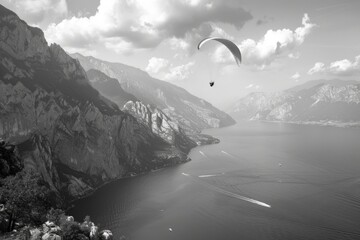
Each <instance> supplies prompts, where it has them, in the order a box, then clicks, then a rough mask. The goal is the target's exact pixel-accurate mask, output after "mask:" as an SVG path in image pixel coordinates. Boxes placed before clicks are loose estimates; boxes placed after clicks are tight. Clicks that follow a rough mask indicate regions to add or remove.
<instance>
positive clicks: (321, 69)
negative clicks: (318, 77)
mask: <svg viewBox="0 0 360 240" xmlns="http://www.w3.org/2000/svg"><path fill="white" fill-rule="evenodd" d="M324 71H325V64H324V63H322V62H317V63H315V65H314V67H312V68H311V69H310V70H309V71H308V74H309V75H312V74H314V73H319V72H324Z"/></svg>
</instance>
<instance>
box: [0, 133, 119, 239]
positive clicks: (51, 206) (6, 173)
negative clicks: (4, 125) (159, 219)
mask: <svg viewBox="0 0 360 240" xmlns="http://www.w3.org/2000/svg"><path fill="white" fill-rule="evenodd" d="M61 205H62V203H61V200H60V198H59V197H58V194H57V193H56V192H54V191H51V190H50V188H49V186H48V184H47V183H46V182H45V181H44V180H43V179H42V177H41V176H40V175H39V174H38V173H37V172H36V171H34V170H33V169H26V168H24V164H23V161H22V160H21V159H20V158H19V157H18V154H17V153H16V149H15V146H13V145H11V144H9V143H7V142H5V141H4V140H2V139H0V234H1V236H0V239H31V240H41V239H42V240H61V239H62V240H88V239H91V240H102V239H112V233H111V231H110V230H102V231H100V230H99V228H98V227H97V226H96V225H95V224H94V223H93V222H91V220H90V217H89V216H87V217H85V219H84V221H83V222H82V223H79V222H76V221H75V220H74V218H73V217H72V216H66V215H65V212H64V211H63V210H62V209H61ZM122 239H124V238H122Z"/></svg>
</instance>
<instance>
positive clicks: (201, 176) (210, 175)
mask: <svg viewBox="0 0 360 240" xmlns="http://www.w3.org/2000/svg"><path fill="white" fill-rule="evenodd" d="M221 175H224V173H221V174H206V175H200V176H198V177H199V178H207V177H217V176H221Z"/></svg>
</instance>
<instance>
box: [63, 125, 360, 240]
mask: <svg viewBox="0 0 360 240" xmlns="http://www.w3.org/2000/svg"><path fill="white" fill-rule="evenodd" d="M206 133H208V134H211V135H213V136H216V137H218V138H220V140H221V143H220V144H217V145H211V146H202V147H198V148H196V149H193V151H192V152H191V158H192V159H193V160H192V161H191V162H189V163H186V164H183V165H180V166H177V167H173V168H170V169H165V170H160V171H157V172H153V173H149V174H147V175H144V176H139V177H134V178H129V179H125V180H120V181H117V182H114V183H112V184H110V185H107V186H105V187H104V188H102V189H100V190H98V191H97V192H96V193H95V194H94V195H93V196H91V197H89V198H87V199H84V200H80V201H78V202H77V203H76V207H75V208H74V209H73V210H71V211H70V214H72V215H74V216H75V218H77V219H82V218H83V217H84V216H85V215H87V214H88V215H90V216H91V217H92V219H93V221H94V222H96V223H98V224H100V225H101V226H102V227H105V228H109V229H111V230H112V231H113V232H114V234H115V236H119V234H120V233H121V234H124V235H125V236H127V238H128V239H130V240H137V239H141V240H153V239H154V240H159V239H161V240H163V239H172V240H176V239H179V240H180V239H181V240H184V239H194V240H196V239H206V240H219V239H236V240H239V239H244V240H251V239H254V240H262V239H264V240H265V239H266V240H272V239H274V240H282V239H283V240H295V239H299V240H307V239H314V240H322V239H324V240H331V239H334V240H342V239H360V129H354V128H345V129H344V128H333V127H319V126H301V125H291V124H279V123H260V122H244V123H240V124H238V125H236V126H232V127H228V128H223V129H216V130H209V131H206ZM270 206H271V207H270ZM169 228H171V229H172V231H170V230H169Z"/></svg>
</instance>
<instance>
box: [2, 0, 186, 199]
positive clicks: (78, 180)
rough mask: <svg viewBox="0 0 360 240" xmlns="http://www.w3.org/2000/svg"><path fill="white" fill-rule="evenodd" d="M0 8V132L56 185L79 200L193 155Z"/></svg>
mask: <svg viewBox="0 0 360 240" xmlns="http://www.w3.org/2000/svg"><path fill="white" fill-rule="evenodd" d="M0 13H6V14H1V15H0V26H2V27H1V29H0V57H1V58H0V118H1V120H2V121H0V136H1V137H3V138H5V139H7V140H10V141H12V142H13V143H16V145H17V148H18V149H19V152H20V155H21V157H22V159H24V162H25V166H26V167H27V168H32V169H35V170H37V171H38V172H40V173H41V175H42V176H43V178H44V179H45V180H46V181H47V182H48V183H49V185H50V187H51V188H52V190H54V191H58V192H60V193H61V194H62V195H63V196H65V197H66V198H68V199H74V198H78V197H82V196H85V195H87V194H88V193H90V192H92V191H94V189H96V188H97V187H98V186H101V185H102V184H104V183H106V182H109V181H112V180H115V179H118V178H121V177H125V176H130V175H133V174H137V173H142V172H146V171H150V170H152V169H157V168H162V167H165V166H170V165H173V164H177V163H181V162H186V161H188V160H189V159H188V157H187V153H188V151H190V145H186V144H183V146H182V147H183V148H182V149H180V148H177V147H176V146H173V145H171V144H169V143H168V142H166V141H164V140H163V139H162V138H160V137H159V136H157V135H156V134H154V133H153V132H152V130H151V129H150V128H149V127H147V126H146V125H144V124H142V123H140V122H139V121H138V120H137V119H136V118H135V117H133V116H132V115H131V114H129V113H126V112H122V111H121V110H120V109H119V107H118V106H117V105H116V104H115V103H113V102H111V101H110V100H108V99H107V98H105V97H104V96H102V95H101V94H100V93H99V91H97V90H96V89H94V88H93V87H92V86H91V83H90V81H89V80H88V77H87V76H86V73H85V70H84V69H83V68H82V67H81V65H80V63H79V61H77V60H76V59H73V58H71V57H70V56H69V55H67V54H66V52H65V51H64V50H63V49H62V48H61V47H60V46H59V45H57V44H51V45H50V46H48V44H47V42H46V39H45V38H44V34H43V33H42V31H41V30H40V29H38V28H33V27H30V26H28V25H27V24H26V22H24V21H23V20H21V19H20V18H19V17H18V16H17V15H16V14H15V13H13V12H11V11H10V10H8V9H6V8H4V7H3V6H2V5H0ZM186 141H187V140H186V139H185V142H186ZM186 143H191V144H192V142H191V141H190V140H189V142H186Z"/></svg>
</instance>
